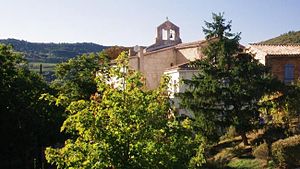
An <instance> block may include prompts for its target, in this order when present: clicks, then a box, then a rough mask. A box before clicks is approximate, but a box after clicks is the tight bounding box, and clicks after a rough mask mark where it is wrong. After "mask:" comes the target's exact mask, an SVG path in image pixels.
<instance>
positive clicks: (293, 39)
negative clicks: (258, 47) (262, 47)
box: [260, 31, 300, 45]
mask: <svg viewBox="0 0 300 169" xmlns="http://www.w3.org/2000/svg"><path fill="white" fill-rule="evenodd" d="M260 44H270V45H292V44H300V31H297V32H295V31H290V32H288V33H285V34H282V35H280V36H278V37H275V38H272V39H269V40H266V41H262V42H260Z"/></svg>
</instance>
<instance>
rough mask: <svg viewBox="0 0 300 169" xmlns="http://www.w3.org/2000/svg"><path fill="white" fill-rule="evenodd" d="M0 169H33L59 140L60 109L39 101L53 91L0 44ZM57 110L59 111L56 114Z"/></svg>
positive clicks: (20, 59)
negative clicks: (47, 150)
mask: <svg viewBox="0 0 300 169" xmlns="http://www.w3.org/2000/svg"><path fill="white" fill-rule="evenodd" d="M0 77H1V79H0V115H1V118H0V125H1V128H0V135H1V139H0V145H1V148H0V168H33V161H34V159H35V160H36V165H37V166H39V165H38V164H41V162H42V160H43V157H42V152H43V148H44V147H45V146H48V145H50V144H54V143H56V142H58V141H59V139H60V137H61V135H60V133H59V126H60V125H61V123H62V116H61V114H60V112H61V110H60V109H59V108H57V107H54V106H52V105H49V104H48V102H46V101H43V100H39V97H40V95H41V94H42V93H45V92H49V93H52V92H53V91H52V90H51V89H50V88H49V86H48V85H47V84H46V83H45V82H44V81H43V79H42V78H41V77H40V76H39V75H38V74H36V73H33V72H30V71H29V70H28V65H27V63H26V62H25V60H24V59H23V58H22V56H21V55H20V53H16V52H15V51H14V50H13V49H12V47H11V46H6V45H2V44H0ZM53 112H56V113H53Z"/></svg>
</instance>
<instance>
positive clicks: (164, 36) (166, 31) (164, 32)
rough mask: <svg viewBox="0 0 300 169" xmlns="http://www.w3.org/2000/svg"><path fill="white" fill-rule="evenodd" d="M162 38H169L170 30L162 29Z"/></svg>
mask: <svg viewBox="0 0 300 169" xmlns="http://www.w3.org/2000/svg"><path fill="white" fill-rule="evenodd" d="M162 40H168V30H166V29H162Z"/></svg>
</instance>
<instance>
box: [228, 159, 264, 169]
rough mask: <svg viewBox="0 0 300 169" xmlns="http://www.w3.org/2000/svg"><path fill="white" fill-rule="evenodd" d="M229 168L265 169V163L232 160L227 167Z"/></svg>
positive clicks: (249, 160)
mask: <svg viewBox="0 0 300 169" xmlns="http://www.w3.org/2000/svg"><path fill="white" fill-rule="evenodd" d="M227 166H228V167H230V168H236V169H263V168H266V162H265V161H264V160H258V159H239V158H237V159H233V160H231V161H230V162H229V163H228V165H227Z"/></svg>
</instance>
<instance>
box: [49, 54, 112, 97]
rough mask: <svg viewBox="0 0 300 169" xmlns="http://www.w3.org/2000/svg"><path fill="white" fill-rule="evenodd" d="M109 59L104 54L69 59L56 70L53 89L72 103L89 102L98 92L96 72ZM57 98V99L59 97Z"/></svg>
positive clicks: (84, 55)
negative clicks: (82, 100)
mask: <svg viewBox="0 0 300 169" xmlns="http://www.w3.org/2000/svg"><path fill="white" fill-rule="evenodd" d="M107 60H108V57H107V55H106V54H104V53H103V52H100V53H90V54H83V55H81V56H77V57H75V58H72V59H69V60H68V61H67V62H64V63H60V64H58V65H57V66H56V68H55V75H56V77H57V78H56V80H54V81H53V82H52V87H53V88H54V89H56V90H57V91H58V96H60V97H64V98H65V99H67V100H68V103H70V102H71V101H73V100H80V99H84V100H89V98H90V96H91V95H92V94H94V93H95V92H96V91H97V86H96V82H95V80H94V79H95V77H96V72H97V71H99V70H101V69H102V68H103V67H105V66H107V65H104V64H106V63H108V62H107ZM58 96H57V97H58Z"/></svg>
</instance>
